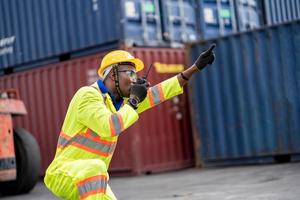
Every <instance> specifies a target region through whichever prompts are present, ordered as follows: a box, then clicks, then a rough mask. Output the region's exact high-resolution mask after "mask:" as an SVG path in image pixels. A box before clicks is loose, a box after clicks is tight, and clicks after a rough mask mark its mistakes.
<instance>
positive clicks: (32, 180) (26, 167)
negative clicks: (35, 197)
mask: <svg viewBox="0 0 300 200" xmlns="http://www.w3.org/2000/svg"><path fill="white" fill-rule="evenodd" d="M14 143H15V152H16V162H17V163H16V164H17V179H16V180H14V181H7V182H2V183H0V193H1V194H3V195H12V194H22V193H27V192H29V191H30V190H31V189H32V188H33V187H34V186H35V184H36V182H37V181H38V180H39V176H40V169H41V155H40V149H39V146H38V143H37V142H36V140H35V138H34V137H33V136H32V135H31V134H30V133H29V132H28V131H27V130H25V129H22V128H16V129H14Z"/></svg>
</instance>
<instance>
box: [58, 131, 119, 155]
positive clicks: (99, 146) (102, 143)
mask: <svg viewBox="0 0 300 200" xmlns="http://www.w3.org/2000/svg"><path fill="white" fill-rule="evenodd" d="M116 145H117V141H110V140H104V139H102V138H101V137H100V136H99V135H97V134H96V133H94V132H92V131H91V130H90V129H88V131H87V132H86V133H78V134H76V135H75V136H73V137H70V136H68V135H67V134H65V133H63V132H61V133H60V135H59V138H58V146H57V147H58V148H59V149H65V148H67V147H68V146H74V147H78V148H80V149H81V150H84V151H88V152H90V153H94V154H97V155H100V156H104V157H106V156H110V155H112V154H113V152H114V150H115V148H116Z"/></svg>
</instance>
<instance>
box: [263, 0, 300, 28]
mask: <svg viewBox="0 0 300 200" xmlns="http://www.w3.org/2000/svg"><path fill="white" fill-rule="evenodd" d="M263 8H264V13H265V20H266V24H267V25H276V24H281V23H285V22H289V21H293V20H298V19H300V1H299V0H264V1H263Z"/></svg>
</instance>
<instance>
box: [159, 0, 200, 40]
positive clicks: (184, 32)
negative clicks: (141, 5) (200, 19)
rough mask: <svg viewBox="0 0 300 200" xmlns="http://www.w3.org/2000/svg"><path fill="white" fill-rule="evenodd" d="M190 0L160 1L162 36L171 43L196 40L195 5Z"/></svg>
mask: <svg viewBox="0 0 300 200" xmlns="http://www.w3.org/2000/svg"><path fill="white" fill-rule="evenodd" d="M193 2H194V1H192V0H161V1H160V3H161V4H160V5H161V9H162V18H163V20H162V21H163V36H164V39H165V40H167V41H170V42H171V43H178V42H179V43H180V42H191V41H195V40H196V39H197V28H196V25H197V23H196V16H195V15H196V14H195V4H194V3H193Z"/></svg>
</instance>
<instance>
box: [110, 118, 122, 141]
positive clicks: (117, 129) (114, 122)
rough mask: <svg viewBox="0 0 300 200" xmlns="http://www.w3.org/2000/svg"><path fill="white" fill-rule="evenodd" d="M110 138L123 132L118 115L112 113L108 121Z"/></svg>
mask: <svg viewBox="0 0 300 200" xmlns="http://www.w3.org/2000/svg"><path fill="white" fill-rule="evenodd" d="M109 124H110V130H111V136H112V137H114V136H116V135H119V134H120V133H121V132H122V131H123V130H124V123H123V119H122V116H121V115H120V113H114V114H113V115H111V117H110V119H109Z"/></svg>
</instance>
